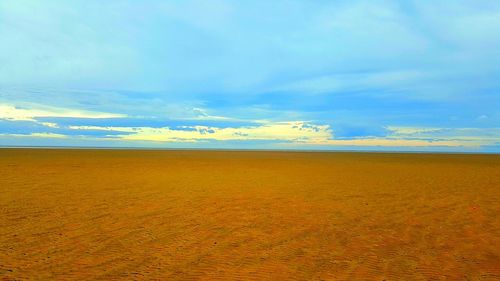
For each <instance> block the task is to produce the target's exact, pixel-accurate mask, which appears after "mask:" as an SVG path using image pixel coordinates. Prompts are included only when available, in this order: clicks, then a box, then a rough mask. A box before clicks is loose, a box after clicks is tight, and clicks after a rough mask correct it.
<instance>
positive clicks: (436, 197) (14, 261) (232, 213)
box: [0, 149, 500, 280]
mask: <svg viewBox="0 0 500 281" xmlns="http://www.w3.org/2000/svg"><path fill="white" fill-rule="evenodd" d="M24 279H30V280H46V279H49V280H54V279H55V280H95V279H98V280H116V279H123V280H500V155H451V154H382V153H305V152H253V151H252V152H249V151H247V152H237V151H148V150H142V151H141V150H58V149H52V150H51V149H0V280H24Z"/></svg>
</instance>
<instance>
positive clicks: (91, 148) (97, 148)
mask: <svg viewBox="0 0 500 281" xmlns="http://www.w3.org/2000/svg"><path fill="white" fill-rule="evenodd" d="M0 149H54V150H57V149H59V150H145V151H151V150H153V151H155V150H158V151H234V152H301V153H303V152H313V153H373V154H457V155H462V154H466V155H471V154H472V155H473V154H479V155H484V154H487V155H500V152H467V151H463V152H462V151H460V152H459V151H428V150H427V151H426V150H418V151H417V150H415V151H414V150H354V149H353V150H348V149H345V150H340V149H339V150H334V149H328V150H325V149H265V148H259V149H252V148H245V149H241V148H161V147H106V146H2V145H0Z"/></svg>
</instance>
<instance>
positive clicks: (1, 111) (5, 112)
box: [0, 104, 126, 127]
mask: <svg viewBox="0 0 500 281" xmlns="http://www.w3.org/2000/svg"><path fill="white" fill-rule="evenodd" d="M43 117H66V118H90V119H99V118H122V117H126V115H125V114H114V113H104V112H95V111H85V110H75V109H69V108H60V107H53V106H42V105H38V106H34V107H29V108H27V107H17V106H14V105H11V104H0V119H5V120H12V121H20V120H24V121H34V122H37V121H36V119H37V118H43ZM40 124H43V125H46V126H48V127H56V126H57V124H55V123H53V122H40Z"/></svg>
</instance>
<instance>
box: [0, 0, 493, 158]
mask: <svg viewBox="0 0 500 281" xmlns="http://www.w3.org/2000/svg"><path fill="white" fill-rule="evenodd" d="M499 108H500V1H483V0H470V1H462V0H449V1H448V0H439V1H417V0H415V1H411V0H408V1H377V0H369V1H363V0H360V1H352V0H350V1H334V0H331V1H323V0H316V1H310V0H303V1H280V0H274V1H259V0H252V1H237V0H228V1H224V0H210V1H208V0H206V1H189V0H185V1H167V0H165V1H153V0H141V1H135V0H130V1H127V0H123V1H118V0H109V1H100V0H99V1H93V0H84V1H78V0H72V1H65V0H60V1H57V0H39V1H31V0H0V146H92V147H152V148H214V149H218V148H229V149H301V150H302V149H306V150H316V149H317V150H376V151H378V150H380V151H386V150H389V151H442V152H493V153H498V152H500V110H499Z"/></svg>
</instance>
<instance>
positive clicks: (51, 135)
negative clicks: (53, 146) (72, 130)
mask: <svg viewBox="0 0 500 281" xmlns="http://www.w3.org/2000/svg"><path fill="white" fill-rule="evenodd" d="M0 136H2V137H23V138H25V137H29V138H55V139H65V138H68V136H66V135H62V134H54V133H31V134H0Z"/></svg>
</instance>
